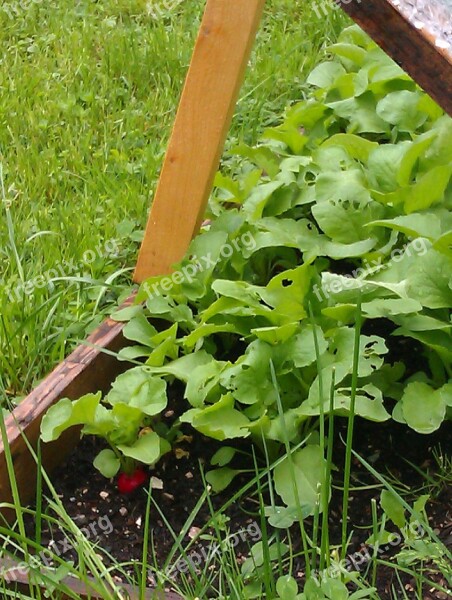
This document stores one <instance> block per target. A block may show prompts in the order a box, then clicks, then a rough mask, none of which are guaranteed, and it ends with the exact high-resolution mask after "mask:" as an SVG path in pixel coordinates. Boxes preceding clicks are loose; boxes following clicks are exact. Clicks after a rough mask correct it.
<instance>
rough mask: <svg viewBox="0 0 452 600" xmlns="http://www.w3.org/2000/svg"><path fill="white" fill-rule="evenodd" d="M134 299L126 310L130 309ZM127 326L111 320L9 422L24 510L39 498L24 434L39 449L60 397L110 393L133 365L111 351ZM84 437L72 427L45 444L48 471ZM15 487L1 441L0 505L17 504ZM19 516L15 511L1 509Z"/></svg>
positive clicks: (121, 341)
mask: <svg viewBox="0 0 452 600" xmlns="http://www.w3.org/2000/svg"><path fill="white" fill-rule="evenodd" d="M133 301H134V296H132V297H130V298H129V299H128V300H127V301H126V303H125V304H124V305H123V306H122V307H121V308H124V307H126V306H130V305H131V304H132V303H133ZM123 326H124V324H123V323H118V322H116V321H113V320H111V319H107V320H105V321H104V322H103V323H102V325H101V326H100V327H99V328H98V329H97V330H96V331H95V332H94V333H93V334H92V335H91V336H90V337H89V338H88V339H87V340H86V342H85V343H84V344H83V345H81V346H79V347H78V348H76V350H75V351H74V352H73V353H72V354H71V355H70V356H69V357H68V358H67V359H66V360H65V361H63V362H62V363H61V364H60V365H58V366H57V367H56V369H55V370H54V371H53V372H52V373H51V374H50V375H49V376H48V377H47V378H46V379H44V381H43V382H42V383H41V384H40V385H38V387H37V388H36V389H35V390H33V391H32V393H31V394H30V395H29V396H28V397H27V398H25V399H24V400H23V401H22V402H21V403H20V405H19V406H18V407H17V408H16V409H15V410H14V411H13V412H12V413H11V415H10V416H9V417H8V418H7V419H6V423H5V424H6V431H7V435H8V442H9V447H10V449H11V454H12V458H13V462H14V469H15V474H16V480H17V485H18V488H19V492H20V498H21V502H22V505H23V506H26V504H27V503H28V502H29V501H30V500H32V499H33V497H34V494H35V490H36V485H35V484H36V463H35V460H34V458H33V456H32V454H31V453H30V451H29V449H28V447H27V445H26V443H25V441H24V438H23V435H25V436H26V438H27V440H28V441H29V442H30V444H31V445H32V447H33V448H36V447H37V442H38V439H39V435H40V426H41V420H42V417H43V416H44V414H45V413H46V412H47V410H48V409H49V408H50V406H52V405H53V404H55V402H57V401H58V400H59V399H60V398H64V397H67V398H71V399H76V398H79V397H80V396H82V395H83V394H87V393H89V392H96V391H98V390H102V391H106V390H108V388H109V387H110V384H111V382H112V381H113V379H114V378H115V376H116V375H117V374H118V373H119V372H120V371H121V370H123V369H125V368H126V367H127V363H120V362H118V361H117V360H116V358H115V357H114V356H112V355H110V354H107V353H106V352H105V351H109V352H117V351H118V350H120V349H121V348H122V347H123V346H124V338H123V336H122V329H123ZM79 439H80V434H79V430H78V429H77V428H72V429H70V430H68V431H67V432H65V434H64V435H62V436H61V438H60V439H59V440H57V441H56V442H53V443H51V444H43V445H42V461H43V464H44V466H45V468H46V470H47V471H49V472H50V471H52V469H53V468H54V467H56V466H58V465H60V464H62V463H63V461H64V460H65V458H66V457H67V456H68V454H69V453H70V452H71V451H72V450H73V448H74V447H75V446H76V445H77V443H78V441H79ZM11 499H12V498H11V488H10V483H9V476H8V470H7V467H6V460H5V452H4V446H3V442H2V440H1V439H0V502H6V503H9V502H11ZM1 512H2V514H3V515H4V516H6V518H9V519H11V518H13V517H14V515H13V514H12V512H11V511H7V510H2V511H1Z"/></svg>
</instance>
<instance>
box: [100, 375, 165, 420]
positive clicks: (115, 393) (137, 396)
mask: <svg viewBox="0 0 452 600" xmlns="http://www.w3.org/2000/svg"><path fill="white" fill-rule="evenodd" d="M105 400H106V401H107V402H109V403H110V404H111V405H112V406H114V405H115V404H118V403H123V404H128V405H129V406H131V407H134V408H138V409H140V410H141V411H142V412H143V413H144V414H146V415H149V416H154V415H158V414H159V413H161V412H162V411H163V410H164V409H165V408H166V405H167V403H168V399H167V396H166V382H165V381H163V379H160V378H159V377H156V376H155V375H154V374H153V373H152V371H151V370H150V369H149V368H147V367H135V368H134V369H129V370H128V371H126V372H125V373H123V374H122V375H119V376H118V377H117V378H116V380H115V382H114V383H113V385H112V389H111V391H110V392H109V394H108V395H107V396H106V398H105Z"/></svg>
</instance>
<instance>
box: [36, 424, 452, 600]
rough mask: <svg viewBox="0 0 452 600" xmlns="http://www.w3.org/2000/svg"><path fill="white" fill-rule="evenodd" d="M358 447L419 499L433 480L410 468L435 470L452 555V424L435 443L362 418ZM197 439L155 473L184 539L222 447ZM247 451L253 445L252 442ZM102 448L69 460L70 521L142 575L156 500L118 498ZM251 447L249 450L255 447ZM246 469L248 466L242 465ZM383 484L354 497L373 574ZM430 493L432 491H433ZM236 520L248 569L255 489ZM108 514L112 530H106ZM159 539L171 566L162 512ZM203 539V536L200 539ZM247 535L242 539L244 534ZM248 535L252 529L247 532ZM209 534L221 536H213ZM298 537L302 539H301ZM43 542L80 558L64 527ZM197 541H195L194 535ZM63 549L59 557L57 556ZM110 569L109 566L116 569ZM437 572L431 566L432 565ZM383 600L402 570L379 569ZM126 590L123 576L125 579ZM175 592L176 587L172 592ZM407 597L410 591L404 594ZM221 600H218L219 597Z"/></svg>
mask: <svg viewBox="0 0 452 600" xmlns="http://www.w3.org/2000/svg"><path fill="white" fill-rule="evenodd" d="M358 425H359V426H358V427H357V435H356V440H355V450H356V452H357V453H358V454H359V455H360V456H362V457H363V458H364V459H365V460H367V461H368V462H369V463H371V464H372V466H373V467H374V468H375V469H376V470H377V471H379V472H380V473H382V474H384V475H386V476H392V477H394V478H395V479H396V480H398V482H399V484H400V487H401V488H403V487H404V486H406V490H405V491H406V493H407V495H408V497H409V496H410V495H409V493H408V489H410V490H412V491H413V497H415V496H416V493H417V494H418V493H419V491H418V490H419V487H422V486H425V484H426V480H425V478H424V477H423V476H421V475H420V474H419V472H417V471H416V470H415V469H414V468H413V467H411V466H410V465H409V464H408V462H407V461H410V462H411V463H412V464H414V465H418V466H419V467H420V468H421V469H422V470H423V471H425V472H428V474H429V476H430V477H431V478H432V481H435V480H436V482H437V486H438V487H437V488H435V490H436V491H435V493H434V494H432V500H431V502H430V503H429V506H428V514H429V516H430V525H431V527H432V528H433V529H434V530H435V532H436V533H437V535H438V537H439V538H440V539H441V540H442V541H443V542H444V544H445V545H446V547H448V548H449V549H452V512H451V506H452V487H451V486H450V482H449V485H447V483H445V482H444V481H441V480H440V479H439V478H438V473H437V472H438V468H439V467H438V464H437V463H436V462H435V459H434V454H433V450H435V449H436V450H438V451H440V453H441V454H442V455H443V456H447V455H450V453H451V451H452V436H451V433H452V426H451V424H450V423H448V424H444V425H443V427H442V428H441V430H439V431H438V432H436V433H435V434H434V435H432V436H421V435H418V434H416V433H415V432H414V431H407V430H406V428H404V427H401V426H400V425H397V424H395V423H393V422H392V423H386V424H383V425H378V426H377V425H375V424H372V423H369V422H366V421H361V420H360V421H359V422H358ZM345 430H346V424H345V423H344V422H342V423H341V424H340V425H339V427H338V431H337V436H336V440H335V447H334V452H333V456H334V462H335V464H336V465H337V466H338V468H339V472H338V473H337V474H336V476H335V478H334V479H335V485H336V486H340V485H341V476H342V467H343V455H344V445H343V443H342V441H341V439H340V438H341V437H342V438H343V437H345V434H346V431H345ZM187 433H189V434H190V435H189V436H188V437H187V439H186V440H185V441H183V442H182V443H181V444H179V445H178V446H176V447H175V448H174V451H173V452H172V453H171V454H170V455H168V456H167V457H166V458H164V459H162V461H161V462H160V463H159V464H158V465H157V466H156V468H155V470H153V471H152V472H151V475H152V476H153V477H155V478H156V480H158V481H160V482H161V485H162V489H154V490H153V497H154V499H155V501H156V503H157V504H158V506H159V507H160V509H161V510H162V512H163V513H164V515H165V518H166V519H167V520H168V522H169V524H170V526H171V528H172V529H173V531H174V532H175V533H176V534H179V532H180V531H182V529H183V527H184V525H185V523H186V521H187V519H188V518H189V516H190V515H191V514H192V512H193V511H194V510H195V506H196V503H197V502H198V500H199V498H200V497H201V496H202V494H203V492H204V490H205V487H204V483H203V481H202V478H201V476H200V464H201V465H203V467H204V468H205V469H208V468H209V457H210V456H211V455H213V453H214V452H215V451H216V450H217V449H218V447H219V445H218V444H217V443H215V442H213V441H212V440H209V439H207V438H204V437H203V436H200V435H199V434H195V435H194V436H193V435H192V433H190V432H187ZM242 446H243V448H244V449H246V444H245V445H244V444H242ZM99 449H100V447H99V444H98V443H96V442H95V441H93V439H92V438H91V439H90V438H86V439H84V440H82V442H81V443H80V445H79V446H78V447H77V448H76V450H75V451H74V452H73V453H72V455H71V456H70V457H69V459H68V462H67V463H66V464H65V465H63V466H61V468H60V469H58V470H57V471H56V472H55V477H54V481H55V482H56V490H57V492H58V494H59V495H60V497H61V499H62V502H63V503H64V506H65V507H66V509H67V511H68V513H69V514H70V516H71V517H72V518H73V519H74V521H75V522H76V523H77V524H78V526H79V527H81V528H87V529H88V531H90V530H89V528H90V526H91V528H92V529H91V531H93V530H94V531H95V538H93V537H92V541H96V542H97V543H99V546H100V547H101V548H102V549H104V550H106V551H107V552H109V553H110V554H111V555H112V556H113V557H114V558H115V561H116V563H129V566H128V571H129V572H130V573H133V571H134V569H133V562H134V561H140V560H141V559H142V553H143V526H144V521H145V512H146V502H147V495H146V493H145V492H144V490H139V491H137V492H135V493H134V495H133V496H130V497H129V496H123V497H121V496H118V491H117V488H116V485H115V483H114V482H113V481H107V480H105V478H104V477H102V476H101V475H100V474H99V473H98V472H97V471H96V470H95V469H93V466H92V461H93V458H94V456H95V454H96V453H97V452H98V451H99ZM248 450H249V448H248ZM237 466H240V465H237ZM246 481H247V478H246V477H245V476H242V477H241V478H240V479H239V480H238V481H236V482H235V483H234V485H233V489H232V490H231V489H230V488H228V489H227V491H226V492H225V493H221V494H218V495H214V496H212V503H213V506H214V507H215V509H220V508H221V507H222V506H223V505H224V504H225V503H226V502H227V500H228V498H230V496H231V495H232V493H234V492H235V491H237V490H238V489H240V486H242V485H244V484H245V483H246ZM352 482H353V485H354V486H356V487H362V488H366V487H367V486H373V485H374V484H376V483H378V482H376V480H375V479H374V478H373V477H372V475H371V474H369V473H368V472H367V471H366V470H365V468H364V467H363V466H362V465H360V463H359V462H358V461H357V460H355V462H354V466H353V475H352ZM380 491H381V487H378V488H377V489H362V490H358V491H356V492H353V494H352V496H351V498H350V512H349V517H350V522H351V527H352V528H353V538H352V540H351V543H350V547H349V550H348V556H351V557H355V561H357V563H358V566H359V568H361V569H364V567H365V564H364V565H363V564H360V559H359V556H360V554H363V550H364V551H365V549H366V540H367V539H368V537H369V536H370V535H371V533H372V531H371V521H372V515H371V500H372V498H375V499H378V497H379V494H380ZM426 493H428V492H426ZM341 511H342V507H341V493H340V492H339V490H338V489H336V490H335V492H334V494H333V499H332V503H331V507H330V519H329V530H330V535H331V544H333V545H334V544H340V538H341ZM224 514H225V515H227V517H228V518H229V523H228V528H229V530H230V532H231V534H232V535H234V534H235V535H236V542H237V544H236V548H235V551H236V555H237V557H238V562H239V563H241V562H243V561H244V560H245V559H246V558H247V557H248V555H249V550H250V547H251V546H252V545H253V544H254V543H255V542H257V541H259V540H260V535H259V531H260V530H259V526H257V523H259V522H260V517H259V513H258V501H257V499H256V496H255V494H254V493H251V491H250V492H249V493H248V494H245V495H244V496H243V497H242V498H241V499H240V501H239V502H236V503H234V504H233V505H232V506H230V507H229V508H228V509H227V510H226V511H225V513H224ZM106 517H108V527H107V526H106V523H107V519H106ZM102 518H103V519H104V520H105V521H104V522H103V526H102V527H100V526H99V525H97V527H96V526H95V525H93V524H96V523H97V524H98V523H99V519H102ZM210 520H211V514H210V511H209V508H208V506H207V504H204V505H203V506H202V508H201V510H199V511H198V512H197V514H196V517H195V519H194V521H193V525H192V527H191V528H190V535H187V536H186V537H185V539H183V541H182V545H183V547H184V548H185V547H186V546H187V544H188V543H189V542H190V540H191V537H192V536H193V535H194V534H195V533H196V532H198V531H199V530H200V529H202V528H203V527H204V526H205V525H206V523H208V522H209V521H210ZM150 523H151V535H152V540H153V544H154V549H155V555H156V559H157V566H158V567H159V568H162V567H163V565H164V564H165V559H166V557H167V556H168V554H169V553H170V551H171V550H172V548H173V545H174V539H173V537H172V535H171V533H170V531H169V530H168V526H167V525H166V524H165V523H164V522H163V520H162V517H161V515H160V514H159V512H158V511H157V509H156V508H155V507H154V508H153V509H152V511H151V516H150ZM28 531H29V534H30V535H31V536H33V531H34V522H33V521H32V520H29V522H28ZM193 532H195V533H193ZM238 532H242V533H241V534H238ZM243 532H245V533H244V534H243ZM207 533H210V534H214V532H213V531H212V529H210V530H208V531H207ZM291 534H292V536H293V537H292V542H293V543H294V546H295V547H296V548H299V546H300V538H299V530H297V528H296V527H293V528H292V531H291ZM297 534H298V535H297ZM42 535H43V538H42V544H43V546H46V545H47V546H48V547H49V549H51V550H53V551H54V552H55V548H57V549H59V550H62V549H65V548H66V552H64V558H65V559H66V560H75V561H76V560H77V555H76V553H75V551H74V550H73V549H70V548H68V547H67V545H66V546H65V538H64V535H63V533H62V532H61V531H60V530H58V529H54V530H50V529H49V528H47V529H45V530H44V531H43V534H42ZM190 536H191V537H190ZM208 547H209V543H208V542H206V541H205V540H204V541H202V540H201V541H198V542H196V543H195V545H194V546H193V547H192V549H191V551H190V550H189V551H188V553H187V555H188V557H190V559H191V560H192V562H193V566H194V567H195V568H198V569H200V570H202V568H203V566H204V565H203V562H205V560H206V559H205V557H206V556H207V549H208ZM397 550H400V548H398V547H397V545H390V544H387V547H386V548H385V547H383V548H382V552H381V554H380V558H382V559H387V560H389V561H390V560H391V557H393V556H394V554H395V553H396V551H397ZM57 552H58V550H57ZM107 564H108V562H107ZM172 564H173V568H167V573H168V577H169V579H172V578H174V580H175V581H178V580H179V578H180V575H181V573H184V574H186V573H187V572H188V567H187V561H186V560H185V559H182V558H180V559H179V560H178V559H175V561H174V563H172ZM424 567H426V568H427V565H424ZM293 572H294V576H295V577H296V578H297V580H298V581H299V582H300V584H301V583H302V582H303V581H304V573H305V569H304V565H303V564H302V563H297V562H295V564H294V569H293ZM433 580H434V581H436V582H437V583H438V584H440V585H442V586H443V587H447V582H446V581H445V580H444V579H442V578H441V577H440V576H439V575H436V576H433ZM377 582H378V593H379V597H380V598H381V600H389V599H391V598H393V596H392V595H391V589H392V586H393V585H397V581H396V580H395V576H394V572H393V570H391V569H389V568H384V567H380V568H379V571H378V578H377ZM118 583H121V577H120V576H118ZM155 583H156V581H155V578H154V576H153V573H152V569H151V568H150V569H149V575H148V584H149V586H153V585H155ZM403 583H404V585H405V592H406V594H407V596H406V597H407V598H409V599H411V598H413V599H414V598H418V596H416V595H415V594H416V592H417V590H415V589H414V583H413V581H412V579H411V578H410V577H409V576H405V577H403ZM168 589H169V588H168ZM400 593H401V592H400ZM210 597H213V596H210ZM422 597H423V598H424V600H430V599H431V600H444V598H445V596H444V594H443V592H440V591H437V590H434V589H427V588H425V589H424V590H423V596H422Z"/></svg>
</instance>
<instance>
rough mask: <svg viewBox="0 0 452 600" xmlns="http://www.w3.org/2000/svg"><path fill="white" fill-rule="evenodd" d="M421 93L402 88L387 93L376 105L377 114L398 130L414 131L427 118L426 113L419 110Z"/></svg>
mask: <svg viewBox="0 0 452 600" xmlns="http://www.w3.org/2000/svg"><path fill="white" fill-rule="evenodd" d="M421 97H422V96H421V93H420V92H418V91H416V92H410V91H408V90H402V91H400V92H392V93H390V94H387V96H385V97H384V98H383V100H380V102H379V103H378V105H377V115H378V116H379V117H381V118H382V119H384V120H385V121H386V122H387V123H391V125H397V127H398V128H399V130H400V131H408V132H413V131H416V129H418V128H419V127H421V125H423V124H424V123H425V122H426V120H427V117H428V115H427V113H424V112H421V111H420V110H419V102H420V100H421Z"/></svg>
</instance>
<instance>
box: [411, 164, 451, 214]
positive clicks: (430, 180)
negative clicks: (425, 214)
mask: <svg viewBox="0 0 452 600" xmlns="http://www.w3.org/2000/svg"><path fill="white" fill-rule="evenodd" d="M451 175H452V165H444V166H438V167H434V168H433V169H431V170H430V171H429V172H428V173H426V174H425V175H424V176H422V177H421V178H420V179H419V180H418V181H417V182H416V183H415V184H414V185H412V186H410V187H409V188H408V189H407V190H404V198H405V201H404V207H405V212H406V213H412V212H415V211H421V210H425V209H427V208H430V206H432V205H433V204H435V203H437V202H440V201H442V200H444V195H445V193H446V189H447V186H448V185H449V182H450V179H451Z"/></svg>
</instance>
